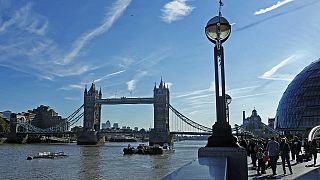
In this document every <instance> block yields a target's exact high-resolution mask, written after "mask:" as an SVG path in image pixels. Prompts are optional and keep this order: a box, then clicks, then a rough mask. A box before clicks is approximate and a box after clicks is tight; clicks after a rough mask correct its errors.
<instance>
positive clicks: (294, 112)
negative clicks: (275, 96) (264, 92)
mask: <svg viewBox="0 0 320 180" xmlns="http://www.w3.org/2000/svg"><path fill="white" fill-rule="evenodd" d="M275 124H276V129H278V130H283V131H284V132H288V131H290V132H292V131H304V132H305V133H307V131H309V130H311V129H312V128H313V127H315V126H317V125H320V59H319V60H317V61H315V62H313V63H311V64H310V65H309V66H307V67H306V68H304V69H303V70H302V71H301V72H300V73H299V74H298V75H297V76H296V77H295V78H294V79H293V80H292V82H291V83H290V84H289V85H288V87H287V89H286V91H285V92H284V93H283V96H282V98H281V100H280V102H279V105H278V109H277V114H276V122H275Z"/></svg>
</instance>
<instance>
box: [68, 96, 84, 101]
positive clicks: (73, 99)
mask: <svg viewBox="0 0 320 180" xmlns="http://www.w3.org/2000/svg"><path fill="white" fill-rule="evenodd" d="M64 99H65V100H69V101H77V100H80V99H79V98H76V97H65V98H64Z"/></svg>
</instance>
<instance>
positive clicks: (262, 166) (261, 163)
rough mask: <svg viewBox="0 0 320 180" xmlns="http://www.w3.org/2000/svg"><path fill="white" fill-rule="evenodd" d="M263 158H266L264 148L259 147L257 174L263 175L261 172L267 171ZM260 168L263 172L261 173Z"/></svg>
mask: <svg viewBox="0 0 320 180" xmlns="http://www.w3.org/2000/svg"><path fill="white" fill-rule="evenodd" d="M263 158H264V153H263V149H262V148H259V149H258V152H257V159H258V169H257V174H258V175H261V174H265V173H266V171H265V166H266V163H265V162H264V161H263ZM260 170H261V173H260Z"/></svg>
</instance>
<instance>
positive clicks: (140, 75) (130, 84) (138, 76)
mask: <svg viewBox="0 0 320 180" xmlns="http://www.w3.org/2000/svg"><path fill="white" fill-rule="evenodd" d="M147 74H148V72H147V71H140V72H138V73H137V74H135V75H134V78H133V79H132V80H130V81H128V82H127V83H126V84H127V86H128V91H130V92H132V91H134V90H135V89H136V84H137V82H138V81H139V80H140V79H141V78H143V77H144V76H146V75H147Z"/></svg>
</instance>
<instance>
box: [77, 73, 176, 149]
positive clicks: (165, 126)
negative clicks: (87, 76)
mask: <svg viewBox="0 0 320 180" xmlns="http://www.w3.org/2000/svg"><path fill="white" fill-rule="evenodd" d="M169 95H170V92H169V88H168V86H167V85H166V84H165V83H164V82H163V81H162V79H161V82H160V84H159V86H158V87H157V86H156V85H155V86H154V89H153V98H126V97H121V98H108V99H103V98H102V92H101V89H100V90H99V91H98V90H97V89H96V85H95V83H94V82H93V83H92V85H91V87H90V89H89V90H87V88H85V90H84V119H83V127H84V132H83V134H82V135H81V136H80V137H79V138H78V141H77V143H78V144H97V143H99V141H103V138H102V137H99V135H98V134H97V132H98V131H99V130H100V124H101V105H118V104H153V107H154V113H153V114H154V128H153V129H152V130H151V132H150V135H149V144H150V145H153V144H160V145H163V144H164V143H168V144H171V143H172V137H171V135H170V130H169V99H170V98H169Z"/></svg>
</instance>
